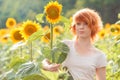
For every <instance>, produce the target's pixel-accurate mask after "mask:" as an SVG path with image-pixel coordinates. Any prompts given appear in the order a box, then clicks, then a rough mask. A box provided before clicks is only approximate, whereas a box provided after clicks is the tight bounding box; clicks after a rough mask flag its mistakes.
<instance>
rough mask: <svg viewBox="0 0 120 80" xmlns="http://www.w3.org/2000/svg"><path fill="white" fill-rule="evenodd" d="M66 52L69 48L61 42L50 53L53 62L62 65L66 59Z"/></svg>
mask: <svg viewBox="0 0 120 80" xmlns="http://www.w3.org/2000/svg"><path fill="white" fill-rule="evenodd" d="M68 52H69V47H68V46H67V45H66V44H64V43H62V42H60V43H58V44H57V46H56V47H54V48H53V49H52V51H51V54H52V56H53V57H52V58H53V62H55V63H62V62H63V61H64V60H65V59H66V57H67V53H68Z"/></svg>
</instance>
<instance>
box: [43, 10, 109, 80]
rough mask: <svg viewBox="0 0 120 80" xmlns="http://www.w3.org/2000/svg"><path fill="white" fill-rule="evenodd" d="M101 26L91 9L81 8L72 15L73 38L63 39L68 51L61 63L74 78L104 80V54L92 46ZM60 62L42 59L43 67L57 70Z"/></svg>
mask: <svg viewBox="0 0 120 80" xmlns="http://www.w3.org/2000/svg"><path fill="white" fill-rule="evenodd" d="M101 27H102V21H101V18H100V16H99V15H98V13H97V12H96V11H94V10H92V9H89V8H85V9H81V10H79V11H78V12H76V13H75V14H74V15H73V23H72V26H71V31H72V32H73V34H74V35H75V38H74V40H64V41H63V42H64V43H65V44H66V45H68V47H69V48H70V51H69V53H68V55H67V58H66V59H65V61H64V62H63V63H62V65H63V66H65V67H67V68H68V71H69V72H70V74H71V75H72V77H73V79H74V80H95V79H94V77H95V75H96V79H97V80H106V63H107V62H106V57H105V54H104V53H103V52H102V51H100V50H99V49H97V48H96V47H95V46H93V42H94V39H95V36H96V34H97V32H98V31H99V30H100V28H101ZM59 66H60V64H51V63H50V62H49V61H48V60H47V59H46V60H44V61H43V68H44V69H45V70H48V71H57V70H58V68H59Z"/></svg>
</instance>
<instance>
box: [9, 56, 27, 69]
mask: <svg viewBox="0 0 120 80" xmlns="http://www.w3.org/2000/svg"><path fill="white" fill-rule="evenodd" d="M28 59H29V57H28V55H25V56H24V57H20V56H15V57H12V59H11V61H10V63H9V64H8V67H9V68H10V69H11V68H13V69H14V70H17V69H18V66H20V65H21V64H23V63H24V62H26V61H27V60H28Z"/></svg>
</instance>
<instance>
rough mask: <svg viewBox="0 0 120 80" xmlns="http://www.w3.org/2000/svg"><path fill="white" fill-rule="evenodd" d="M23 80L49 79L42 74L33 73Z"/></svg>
mask: <svg viewBox="0 0 120 80" xmlns="http://www.w3.org/2000/svg"><path fill="white" fill-rule="evenodd" d="M23 80H47V79H46V78H45V77H44V76H42V75H39V74H33V75H29V76H26V77H24V78H23Z"/></svg>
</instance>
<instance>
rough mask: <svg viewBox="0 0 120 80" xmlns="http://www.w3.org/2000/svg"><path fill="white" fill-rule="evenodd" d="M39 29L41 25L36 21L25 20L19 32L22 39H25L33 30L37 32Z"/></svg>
mask: <svg viewBox="0 0 120 80" xmlns="http://www.w3.org/2000/svg"><path fill="white" fill-rule="evenodd" d="M39 29H41V26H40V25H39V24H38V23H36V22H33V21H30V20H27V21H26V22H24V23H23V24H22V29H21V32H20V33H21V34H22V36H23V37H24V39H25V40H27V39H28V37H29V36H30V35H32V34H33V33H34V32H37V31H38V30H39Z"/></svg>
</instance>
